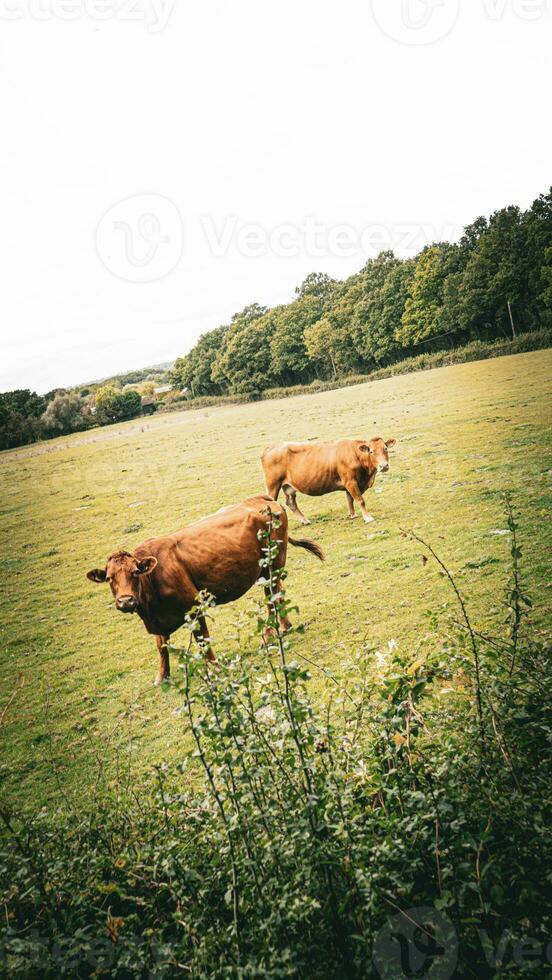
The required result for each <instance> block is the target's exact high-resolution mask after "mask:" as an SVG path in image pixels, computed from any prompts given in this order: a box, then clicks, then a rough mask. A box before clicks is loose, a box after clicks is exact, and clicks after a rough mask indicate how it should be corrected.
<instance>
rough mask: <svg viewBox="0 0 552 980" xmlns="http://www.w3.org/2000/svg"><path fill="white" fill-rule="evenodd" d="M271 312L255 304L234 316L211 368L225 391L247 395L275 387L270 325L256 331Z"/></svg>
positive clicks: (212, 376)
mask: <svg viewBox="0 0 552 980" xmlns="http://www.w3.org/2000/svg"><path fill="white" fill-rule="evenodd" d="M268 312H269V311H268V307H266V306H260V305H259V303H252V304H251V305H250V306H246V307H245V308H244V309H243V310H241V311H240V312H239V313H234V316H233V317H232V320H231V323H230V326H229V327H228V328H227V330H226V332H225V333H224V336H223V340H222V344H221V345H220V348H219V350H218V352H217V354H216V357H215V358H214V359H213V363H212V366H211V380H212V382H213V383H214V384H217V385H219V387H220V388H221V389H222V390H223V391H226V392H229V393H230V394H237V393H240V394H244V393H246V392H251V391H255V390H258V389H259V388H269V387H270V385H271V384H272V383H273V375H272V372H271V370H270V354H269V350H270V330H269V323H268V322H267V323H266V324H263V325H262V326H261V327H260V329H255V324H256V323H257V322H258V321H260V320H263V319H264V317H265V315H266V314H267V313H268ZM270 326H272V323H271V321H270ZM242 340H243V346H242ZM257 355H258V356H257ZM253 362H254V363H253Z"/></svg>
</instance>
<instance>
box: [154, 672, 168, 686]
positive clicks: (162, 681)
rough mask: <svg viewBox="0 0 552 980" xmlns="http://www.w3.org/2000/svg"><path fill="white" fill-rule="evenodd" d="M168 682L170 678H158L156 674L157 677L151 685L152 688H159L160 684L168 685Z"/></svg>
mask: <svg viewBox="0 0 552 980" xmlns="http://www.w3.org/2000/svg"><path fill="white" fill-rule="evenodd" d="M170 682H171V679H170V677H160V676H159V674H158V675H157V677H156V678H155V680H154V682H153V684H154V687H160V686H161V684H170Z"/></svg>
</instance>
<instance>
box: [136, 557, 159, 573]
mask: <svg viewBox="0 0 552 980" xmlns="http://www.w3.org/2000/svg"><path fill="white" fill-rule="evenodd" d="M156 565H157V558H154V557H153V555H149V556H148V557H147V558H138V559H137V561H136V567H137V569H138V571H139V573H140V575H149V573H150V572H153V569H154V568H155V566H156Z"/></svg>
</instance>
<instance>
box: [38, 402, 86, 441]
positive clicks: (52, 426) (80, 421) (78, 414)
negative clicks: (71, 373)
mask: <svg viewBox="0 0 552 980" xmlns="http://www.w3.org/2000/svg"><path fill="white" fill-rule="evenodd" d="M84 405H85V403H84V400H83V399H82V398H81V396H80V394H79V393H78V392H76V391H60V392H58V394H57V395H54V397H53V398H52V400H51V401H50V402H48V407H47V409H46V411H45V412H44V414H43V416H42V424H43V426H44V430H45V432H46V434H48V435H65V434H66V433H68V432H76V431H78V430H79V429H84V428H85V426H86V419H85V417H84V415H83V408H84Z"/></svg>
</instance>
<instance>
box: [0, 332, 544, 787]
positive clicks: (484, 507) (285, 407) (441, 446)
mask: <svg viewBox="0 0 552 980" xmlns="http://www.w3.org/2000/svg"><path fill="white" fill-rule="evenodd" d="M551 372H552V351H539V352H535V353H530V354H522V355H516V356H513V357H504V358H500V359H497V360H493V361H481V362H476V363H471V364H464V365H458V366H455V367H448V368H440V369H437V370H434V371H430V372H425V373H419V374H412V375H407V376H402V377H398V378H389V379H386V380H382V381H376V382H372V383H370V384H365V385H360V386H358V387H353V388H347V389H341V390H337V391H332V392H326V393H323V394H314V395H307V396H301V397H296V398H289V399H286V400H282V401H272V402H262V403H259V404H249V405H243V406H233V407H225V408H217V409H209V410H198V411H190V412H182V413H180V414H174V415H159V416H154V417H152V418H148V419H143V420H137V421H136V420H135V421H133V422H129V423H126V424H124V425H115V426H112V427H109V428H105V429H97V430H92V431H91V432H89V433H86V434H82V433H81V434H79V435H76V436H73V437H67V438H64V439H59V440H56V441H53V442H49V443H45V444H40V445H37V446H32V447H26V448H24V449H21V450H16V451H13V452H11V453H5V454H2V455H1V456H0V479H1V488H2V489H1V500H0V515H1V528H2V549H1V553H0V576H1V581H2V617H1V624H2V625H1V628H2V657H1V672H0V717H2V718H3V720H2V725H1V728H0V731H1V738H2V757H1V763H2V768H1V770H0V774H1V776H2V778H3V783H2V789H3V794H4V796H6V795H7V796H8V797H10V798H11V799H12V800H14V799H15V800H17V801H18V802H19V803H20V804H21V805H28V804H31V803H32V804H33V805H36V804H44V803H47V802H48V801H51V800H52V799H53V798H54V797H55V796H56V795H58V794H59V793H60V792H64V791H67V792H69V793H75V794H84V793H86V792H87V791H88V790H90V789H93V782H94V778H95V776H96V773H97V763H98V760H99V761H100V763H103V764H106V763H107V764H109V763H112V762H114V761H115V760H116V759H117V758H119V759H121V758H123V757H124V758H125V759H128V757H129V755H128V752H127V751H126V748H125V749H124V748H123V747H126V746H128V744H129V740H132V746H133V748H132V755H131V763H130V764H131V765H132V766H133V767H134V768H135V770H136V771H138V770H144V769H146V768H148V767H151V766H152V765H153V764H155V763H161V762H164V761H168V760H174V759H176V758H178V756H179V754H180V753H181V749H182V744H183V739H184V738H186V728H185V723H184V721H183V719H182V717H181V716H180V715H179V713H178V711H177V709H178V707H179V704H180V697H179V694H178V691H177V690H176V689H175V687H174V686H170V687H164V688H163V689H159V688H154V687H153V684H152V682H153V678H154V675H155V672H156V666H157V653H156V650H155V644H154V641H153V639H152V638H151V637H148V635H147V634H146V632H145V629H144V627H143V625H142V623H141V621H140V620H139V619H138V618H137V617H123V616H122V615H120V614H119V613H117V612H116V611H115V609H114V606H113V604H112V601H111V596H110V593H109V590H108V588H107V587H105V586H104V587H100V586H95V585H93V584H91V583H90V582H88V581H87V579H86V577H85V576H86V571H87V570H88V569H89V568H91V567H94V566H96V565H102V564H103V562H104V561H105V558H106V557H107V555H108V554H109V553H110V552H112V551H114V550H115V549H117V548H120V547H125V548H127V549H131V548H133V547H135V546H136V545H137V544H139V543H140V542H141V541H142V540H144V539H145V538H148V537H151V536H154V535H157V534H163V533H165V532H168V531H172V530H174V529H176V528H178V527H181V526H183V525H184V524H186V523H187V522H189V521H192V520H194V519H196V518H198V517H200V516H202V515H204V514H207V513H210V512H212V511H214V510H216V509H217V508H218V507H221V506H222V505H224V504H227V503H231V502H233V501H236V500H239V499H241V498H243V497H245V496H248V495H251V494H252V493H255V492H259V491H262V490H263V489H264V488H263V481H262V470H261V466H260V460H259V457H260V453H261V451H262V449H263V448H264V447H265V446H266V445H267V444H270V443H273V442H277V441H281V440H287V439H294V440H307V439H320V440H324V439H331V438H340V437H347V436H349V437H364V436H367V437H372V436H373V435H376V434H379V435H382V436H383V437H390V436H394V437H395V438H396V439H397V446H396V447H395V450H394V451H393V452H392V454H391V472H390V474H389V475H387V476H383V477H380V478H378V480H377V481H376V486H375V490H372V491H369V492H368V493H367V495H366V496H367V504H368V507H369V509H370V510H371V512H372V513H373V514H374V516H375V517H376V519H377V520H376V523H374V524H371V525H364V524H363V523H362V521H360V520H357V521H354V522H350V521H348V519H347V516H346V514H347V508H346V501H345V496H344V495H343V494H334V495H332V496H328V497H325V498H318V499H316V498H306V497H301V498H300V503H301V506H302V508H303V509H304V511H305V513H306V514H307V515H308V516H309V517H310V518H311V519H312V526H311V527H310V528H309V529H308V534H309V535H310V536H311V537H314V538H316V539H317V540H318V541H319V542H320V543H321V545H322V546H323V548H324V549H325V551H326V555H327V561H326V564H325V565H323V566H322V565H320V564H319V563H318V562H317V561H316V560H315V559H313V558H312V557H311V556H309V555H307V554H306V553H304V552H301V551H296V550H295V549H290V556H289V564H288V567H289V578H288V582H287V589H288V594H289V596H290V598H292V599H293V600H294V601H295V602H296V603H297V605H298V606H299V608H300V615H299V620H300V621H301V622H304V623H305V624H306V625H307V629H306V631H305V633H304V635H303V636H300V637H297V639H296V640H295V641H294V645H295V649H296V652H297V653H298V654H301V655H304V656H306V657H308V658H309V659H310V660H312V661H315V662H316V663H317V664H320V665H322V666H325V667H326V668H332V669H334V670H340V671H341V672H346V671H347V665H348V664H349V663H350V662H351V660H352V659H353V658H354V656H355V651H356V650H357V649H358V648H359V647H360V646H361V645H362V644H365V643H368V644H370V646H373V647H374V648H376V649H377V648H381V647H383V646H384V645H386V644H387V643H388V642H389V641H391V640H395V641H396V642H397V643H398V644H399V645H400V646H401V647H403V648H404V649H405V650H406V651H408V652H409V654H411V656H412V658H414V657H415V656H419V651H420V650H421V651H422V652H423V650H424V648H425V649H427V648H430V647H431V646H432V645H434V644H435V643H437V642H438V639H437V637H436V636H435V634H434V632H433V631H432V627H431V624H430V622H429V620H428V617H427V615H426V613H427V611H428V610H433V611H435V610H437V611H438V612H439V610H442V611H443V615H444V616H445V615H446V613H447V610H448V609H449V608H452V605H451V597H450V594H449V591H447V588H446V585H445V583H444V581H443V579H442V577H440V576H439V574H438V573H437V571H436V569H435V567H434V566H433V565H432V564H431V563H428V564H427V565H424V564H423V561H422V553H423V549H422V548H421V547H420V546H419V545H417V544H415V543H413V542H412V541H411V540H409V539H407V538H405V537H404V536H402V535H401V528H407V529H409V528H412V529H414V530H415V531H416V532H417V533H418V534H419V535H421V536H422V537H425V538H426V539H428V540H429V541H430V542H431V543H432V545H433V546H434V547H435V549H436V550H437V551H438V552H439V553H440V555H441V556H442V557H443V558H444V559H445V560H446V562H447V563H448V565H449V567H450V568H451V570H452V571H453V572H454V574H455V577H456V581H457V583H458V585H459V586H460V588H461V589H462V591H463V592H464V593H465V594H466V595H467V596H468V598H469V604H470V609H471V611H472V613H473V619H474V622H475V624H476V626H477V627H481V628H484V627H489V626H490V625H492V627H493V628H494V629H496V628H497V627H496V622H497V621H498V622H500V620H501V618H502V619H503V617H504V611H503V610H502V609H501V608H500V600H501V597H502V594H503V590H504V586H505V583H506V580H507V576H508V572H509V564H508V557H509V547H508V537H507V534H505V533H504V529H505V527H506V524H505V519H504V505H503V500H502V497H501V494H502V492H503V491H509V492H510V493H511V495H512V499H513V502H514V504H515V506H516V507H517V509H518V511H519V515H520V523H521V528H522V532H521V543H522V546H523V549H524V557H523V561H522V566H523V570H524V575H525V584H526V589H527V591H528V592H529V593H530V594H531V596H532V597H533V600H534V609H533V611H532V621H533V623H534V625H535V628H536V629H537V631H542V632H545V631H546V630H547V627H548V628H549V627H550V622H551V619H550V612H551V607H552V603H551V594H550V589H551V585H552V570H551V567H550V556H551V555H552V527H551V523H550V502H551V493H550V484H551V477H552V451H551V448H552V447H551V444H552V435H551V426H550V423H551V419H552V411H551V390H550V376H551ZM290 527H291V533H292V534H293V533H296V532H297V529H298V527H299V525H298V522H297V521H296V520H295V518H293V517H292V519H291V521H290ZM259 597H260V590H253V591H252V592H251V593H249V595H248V596H246V597H245V598H244V599H242V600H241V601H240V602H239V603H236V604H234V605H233V606H228V607H224V608H221V609H219V610H216V611H215V614H214V621H213V623H212V624H211V630H212V637H213V643H214V645H215V649H216V651H217V653H218V654H219V656H222V655H224V653H225V651H227V650H229V649H235V646H236V643H237V635H238V634H242V635H243V634H244V633H245V634H247V631H248V630H249V629H250V627H249V626H247V623H248V622H249V621H248V620H247V618H246V617H245V616H244V611H246V610H248V609H250V608H251V606H252V604H254V603H255V601H257V600H258V598H259ZM445 604H446V605H445ZM296 619H297V616H296ZM441 638H442V637H441ZM177 639H178V634H177V637H176V641H177ZM246 642H247V640H246ZM417 651H418V652H417ZM173 666H174V665H173ZM374 666H375V669H377V660H376V659H374ZM325 683H326V682H325V680H324V675H323V674H322V673H321V672H319V671H317V670H316V668H313V684H314V685H318V686H319V688H320V694H321V696H323V691H324V689H325ZM125 764H126V762H125Z"/></svg>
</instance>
